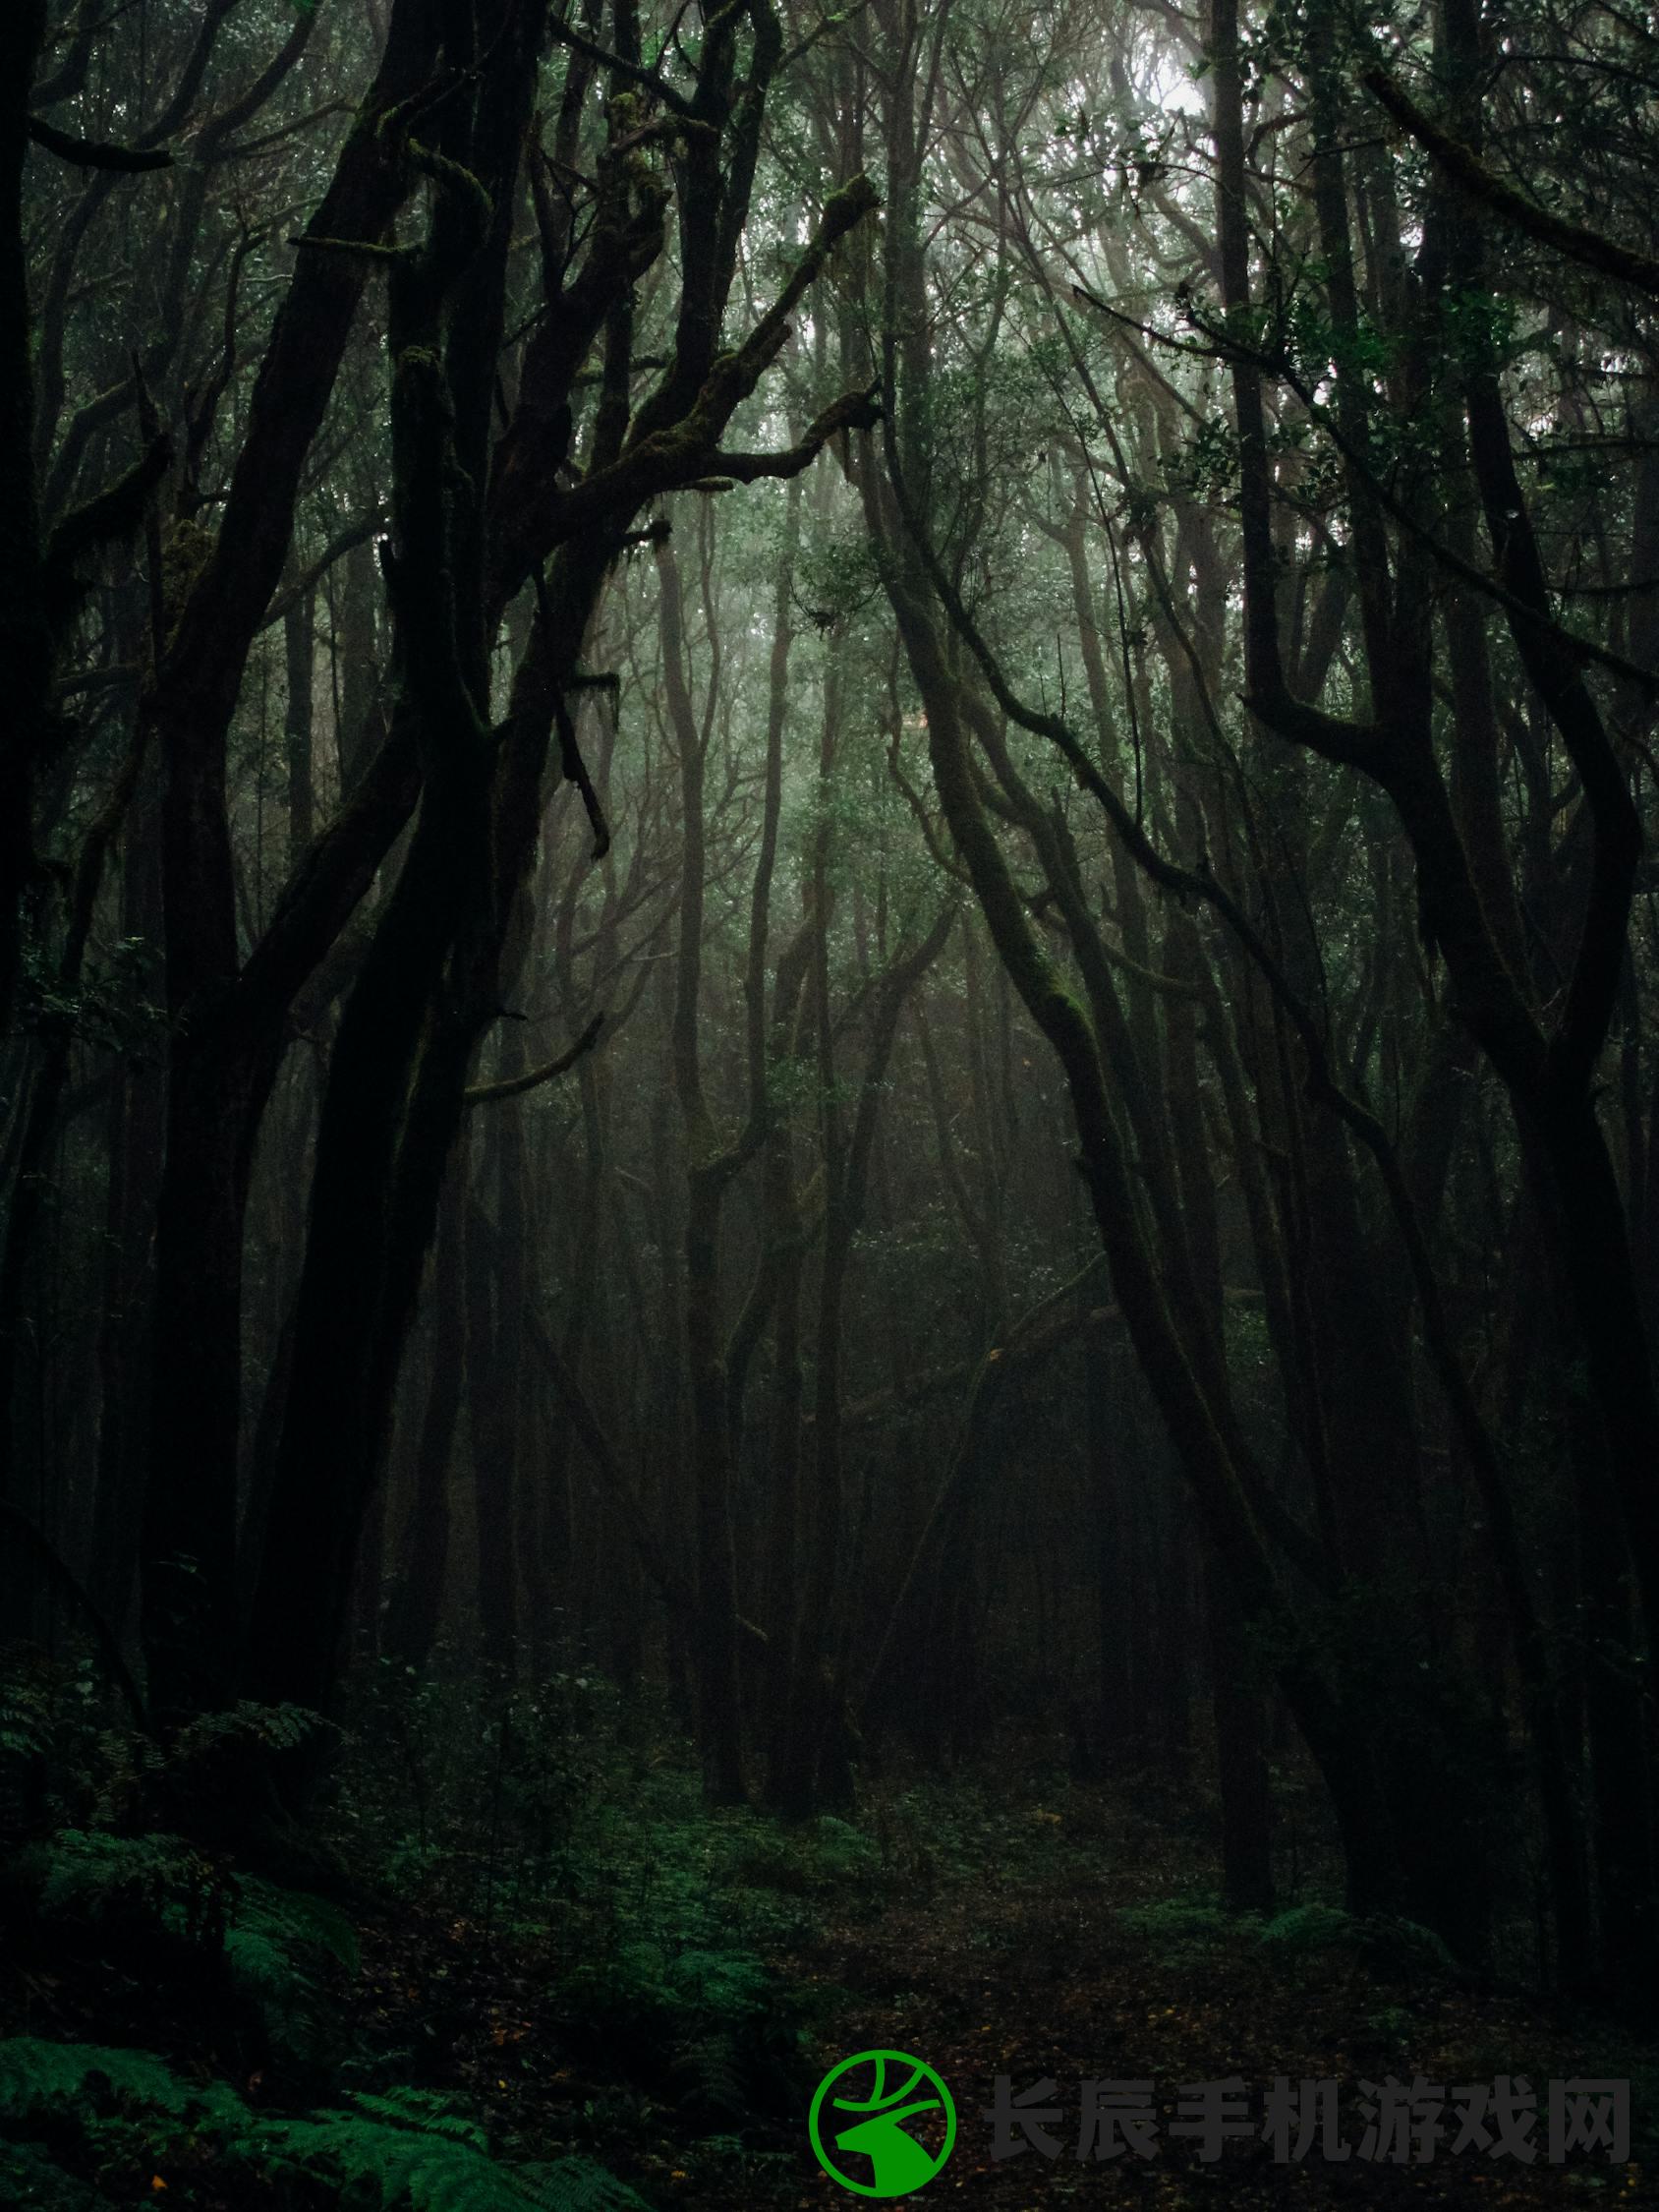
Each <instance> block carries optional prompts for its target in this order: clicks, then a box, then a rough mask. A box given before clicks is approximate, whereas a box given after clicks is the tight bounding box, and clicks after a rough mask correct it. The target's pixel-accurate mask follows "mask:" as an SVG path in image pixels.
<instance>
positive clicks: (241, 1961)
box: [224, 1880, 358, 2066]
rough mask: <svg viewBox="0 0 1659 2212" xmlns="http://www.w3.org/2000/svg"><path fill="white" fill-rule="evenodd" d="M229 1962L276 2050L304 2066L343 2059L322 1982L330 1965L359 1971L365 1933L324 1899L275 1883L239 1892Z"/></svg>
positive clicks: (227, 1942)
mask: <svg viewBox="0 0 1659 2212" xmlns="http://www.w3.org/2000/svg"><path fill="white" fill-rule="evenodd" d="M238 1890H239V1893H238V1897H237V1902H236V1908H235V1912H234V1915H233V1917H232V1919H231V1922H230V1925H229V1927H227V1928H226V1930H225V1938H224V1955H225V1964H226V1966H227V1967H228V1969H229V1971H230V1977H231V1980H232V1982H233V1983H234V1984H235V1986H236V1988H237V1990H238V1991H239V1993H240V1994H241V1996H242V1997H243V1998H244V1999H245V2000H246V2001H247V2002H248V2004H250V2005H251V2006H252V2007H253V2008H254V2010H255V2011H256V2012H257V2014H258V2016H259V2020H260V2022H261V2024H262V2026H263V2029H264V2033H265V2039H266V2041H267V2042H268V2043H269V2044H270V2045H271V2047H272V2049H273V2050H275V2051H277V2052H279V2053H281V2054H283V2055H284V2056H285V2057H288V2058H290V2059H295V2060H298V2061H299V2062H300V2063H301V2064H302V2065H307V2066H315V2065H321V2064H325V2063H327V2062H329V2061H331V2060H333V2059H336V2058H337V2057H338V2056H339V2028H338V2025H337V2020H336V2008H335V2007H334V2006H333V2004H332V2002H331V2000H330V1997H329V1993H328V1991H327V1988H326V1986H325V1984H324V1981H323V1978H322V1975H323V1969H324V1964H325V1962H326V1961H330V1960H331V1961H333V1962H334V1963H336V1964H338V1965H340V1966H343V1967H344V1968H345V1969H346V1971H347V1972H348V1973H355V1972H356V1971H357V1963H358V1957H357V1931H356V1929H355V1928H353V1926H352V1924H351V1922H350V1921H349V1920H347V1919H346V1917H345V1915H344V1914H343V1913H341V1912H338V1911H336V1910H335V1908H334V1907H333V1906H332V1905H331V1904H329V1903H327V1902H326V1900H325V1899H323V1898H321V1897H314V1896H309V1895H307V1894H306V1893H305V1892H302V1891H298V1890H279V1889H277V1888H276V1887H275V1886H274V1884H272V1883H269V1882H259V1881H254V1880H245V1881H243V1882H242V1883H241V1884H239V1886H238Z"/></svg>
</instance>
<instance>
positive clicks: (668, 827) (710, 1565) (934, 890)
mask: <svg viewBox="0 0 1659 2212" xmlns="http://www.w3.org/2000/svg"><path fill="white" fill-rule="evenodd" d="M29 87H32V90H30V89H29ZM1656 88H1659V65H1656V64H1655V60H1654V43H1653V28H1652V23H1651V19H1650V18H1649V16H1648V15H1647V13H1646V12H1645V11H1643V10H1640V9H1633V10H1632V9H1623V8H1618V7H1608V6H1603V7H1598V8H1596V9H1594V10H1589V9H1583V8H1579V7H1576V6H1573V5H1569V4H1566V0H1501V4H1498V5H1494V6H1491V7H1489V8H1487V9H1486V10H1485V11H1481V10H1479V9H1477V8H1476V6H1475V5H1474V0H1433V5H1431V6H1430V7H1428V8H1426V9H1417V10H1414V11H1406V10H1404V9H1399V10H1392V11H1391V10H1387V9H1385V10H1383V11H1371V12H1369V13H1366V12H1362V11H1358V10H1355V9H1350V8H1348V7H1347V6H1346V5H1345V0H1291V4H1288V5H1286V6H1281V7H1275V8H1273V9H1272V10H1265V9H1257V8H1253V7H1248V6H1246V7H1241V6H1240V5H1239V0H1205V4H1204V6H1203V7H1202V8H1201V9H1199V10H1187V9H1185V8H1182V7H1180V6H1176V5H1169V4H1165V0H1159V4H1149V5H1145V6H1137V5H1133V4H1128V0H1121V4H1120V0H1063V4H1061V5H1058V6H1055V7H1048V8H1044V9H1042V10H1033V9H1030V8H1026V7H1020V6H1010V5H1006V4H1003V0H945V4H944V5H938V6H929V7H925V8H924V7H921V6H919V5H917V4H916V0H868V4H862V5H855V6H851V7H847V8H844V9H841V10H839V11H838V12H823V11H820V10H819V9H818V8H816V7H813V6H806V5H797V4H796V0H787V4H784V5H774V0H723V4H721V5H718V6H705V7H703V8H701V9H699V8H697V7H679V8H675V9H669V8H667V7H666V6H658V5H657V4H656V0H648V4H647V5H645V6H643V7H642V6H639V5H637V4H636V0H573V4H572V5H570V6H568V7H549V6H547V5H545V4H544V0H325V4H319V5H315V6H307V7H300V6H284V5H282V4H280V0H208V4H206V5H186V4H184V0H151V4H149V5H129V6H120V5H113V6H99V5H97V4H95V0H88V4H87V5H86V6H74V7H71V6H67V5H62V6H60V5H54V6H52V7H51V8H47V7H46V6H44V5H42V4H41V0H23V4H19V5H14V6H11V7H8V8H7V9H6V10H5V12H4V20H3V23H0V99H3V100H4V103H5V110H6V113H5V120H4V125H3V128H0V145H3V149H4V152H3V179H4V192H3V204H0V426H3V428H0V496H3V500H4V529H3V531H0V565H3V574H0V656H3V661H4V683H5V692H6V708H7V724H8V727H7V733H6V736H5V739H4V744H3V747H0V1012H3V1013H4V1016H5V1022H6V1032H5V1045H4V1057H3V1069H4V1079H3V1091H4V1097H3V1106H4V1129H3V1133H0V1161H3V1172H4V1178H5V1185H4V1187H5V1193H6V1199H7V1212H6V1219H5V1231H4V1244H3V1248H0V1434H3V1438H4V1448H5V1460H4V1470H3V1487H0V1497H3V1501H4V1502H3V1513H4V1527H5V1534H6V1543H7V1549H6V1561H5V1567H4V1577H5V1584H6V1587H5V1594H4V1596H5V1608H6V1610H5V1621H6V1629H7V1633H8V1635H10V1636H12V1637H14V1638H16V1639H17V1640H18V1641H19V1642H22V1643H37V1644H40V1645H42V1646H45V1647H47V1648H48V1649H53V1650H61V1649H62V1648H64V1647H65V1645H66V1643H67V1644H69V1645H75V1644H77V1643H78V1642H79V1641H81V1640H86V1639H90V1641H91V1644H92V1646H93V1647H94V1649H95V1650H96V1651H97V1652H98V1653H99V1654H100V1655H101V1657H100V1659H99V1664H100V1666H101V1668H102V1669H103V1672H104V1674H105V1676H106V1677H107V1678H108V1679H110V1680H113V1681H114V1682H116V1683H117V1685H118V1686H124V1691H125V1694H126V1695H127V1696H128V1698H129V1701H130V1703H131V1704H132V1705H133V1707H134V1709H135V1712H136V1714H137V1716H138V1717H139V1718H140V1719H141V1720H142V1722H143V1727H144V1728H145V1729H146V1730H149V1731H152V1732H153V1733H154V1734H155V1736H156V1737H157V1739H158V1740H161V1741H166V1740H168V1739H169V1738H171V1737H175V1736H176V1734H177V1732H178V1731H180V1730H188V1729H190V1728H192V1727H195V1726H199V1725H200V1722H201V1720H202V1717H204V1716H210V1715H213V1714H222V1713H225V1712H227V1711H232V1710H235V1709H236V1708H237V1704H238V1701H251V1703H252V1704H253V1705H257V1707H259V1708H261V1709H266V1710H271V1711H276V1710H283V1709H298V1710H300V1711H302V1712H305V1713H308V1714H310V1713H321V1714H328V1713H332V1712H335V1711H337V1710H338V1708H339V1702H340V1699H341V1697H342V1695H349V1694H350V1682H351V1679H352V1678H353V1674H354V1670H361V1669H363V1668H365V1667H367V1666H369V1665H371V1664H373V1663H375V1662H377V1661H389V1662H391V1663H393V1664H395V1665H396V1666H397V1667H399V1668H402V1667H406V1666H407V1667H413V1668H416V1669H419V1670H424V1669H426V1668H428V1667H429V1665H431V1664H432V1663H433V1662H434V1658H442V1659H443V1663H446V1664H450V1665H459V1666H462V1667H467V1666H471V1665H474V1664H475V1663H476V1664H486V1665H488V1666H490V1667H493V1668H496V1669H502V1670H506V1671H508V1672H514V1671H516V1673H517V1675H518V1677H519V1678H520V1679H521V1680H525V1681H533V1680H535V1679H537V1678H538V1677H539V1676H540V1675H543V1674H545V1673H546V1672H547V1671H548V1670H549V1669H550V1668H553V1667H556V1666H563V1665H566V1664H567V1663H569V1661H570V1660H571V1659H572V1657H573V1655H574V1656H576V1657H578V1658H579V1659H581V1661H582V1663H584V1664H592V1665H594V1666H596V1667H597V1668H599V1669H600V1670H601V1672H603V1673H605V1674H608V1675H610V1676H612V1677H613V1678H614V1679H616V1680H618V1681H621V1682H624V1683H632V1682H636V1681H641V1680H644V1681H646V1682H649V1683H653V1684H657V1685H659V1686H665V1688H666V1690H667V1692H668V1693H669V1695H670V1697H671V1699H672V1701H673V1705H674V1708H675V1710H676V1711H677V1712H678V1713H679V1714H680V1715H681V1716H682V1717H683V1718H684V1720H685V1722H686V1724H687V1725H688V1726H689V1727H690V1728H691V1730H692V1731H693V1733H694V1734H695V1738H696V1742H697V1745H698V1748H699V1754H700V1757H701V1760H702V1763H703V1768H704V1772H705V1775H706V1783H707V1788H708V1790H709V1792H710V1793H711V1795H712V1796H713V1797H714V1798H715V1799H716V1800H719V1801H725V1802H732V1801H736V1800H738V1799H740V1798H742V1797H744V1796H745V1795H749V1796H753V1797H755V1798H757V1799H759V1800H763V1801H765V1802H767V1803H769V1804H771V1805H772V1806H774V1807H776V1808H778V1809H780V1810H782V1811H784V1812H786V1813H789V1814H792V1815H801V1814H806V1813H809V1812H812V1811H814V1810H815V1809H820V1808H824V1807H827V1806H828V1807H830V1808H845V1807H846V1806H848V1805H850V1804H851V1803H852V1802H853V1800H854V1797H855V1794H856V1791H857V1788H858V1786H859V1782H860V1777H861V1776H862V1775H864V1774H865V1773H866V1772H867V1771H868V1770H869V1768H870V1767H871V1766H872V1765H873V1764H874V1763H876V1762H879V1760H880V1759H881V1758H882V1757H883V1756H884V1754H885V1751H886V1749H887V1747H890V1746H891V1745H893V1744H894V1743H895V1742H904V1741H908V1742H909V1743H910V1744H911V1745H912V1746H913V1747H915V1748H916V1749H917V1750H918V1751H919V1752H920V1753H922V1754H923V1755H925V1756H927V1757H930V1758H939V1759H944V1758H948V1757H951V1756H957V1755H962V1754H966V1753H970V1752H972V1751H973V1750H974V1748H975V1747H976V1746H978V1745H980V1744H982V1743H983V1742H984V1741H985V1740H986V1739H987V1738H988V1737H989V1735H990V1734H991V1732H992V1731H993V1730H994V1729H996V1728H997V1727H999V1726H1001V1724H1003V1723H1005V1722H1007V1721H1008V1720H1009V1719H1010V1718H1012V1719H1014V1720H1016V1721H1017V1722H1018V1724H1019V1725H1020V1726H1021V1727H1022V1728H1025V1729H1027V1730H1028V1731H1031V1732H1033V1733H1035V1732H1040V1731H1043V1730H1053V1731H1056V1732H1057V1733H1058V1734H1060V1735H1061V1736H1062V1737H1063V1739H1064V1741H1065V1743H1066V1744H1067V1746H1068V1747H1069V1756H1070V1758H1071V1759H1072V1761H1073V1763H1074V1765H1075V1767H1076V1768H1077V1770H1078V1771H1079V1772H1086V1773H1103V1772H1110V1771H1112V1770H1114V1769H1118V1768H1126V1769H1133V1770H1146V1769H1152V1770H1159V1769H1163V1770H1168V1771H1169V1772H1170V1773H1172V1774H1179V1773H1184V1772H1186V1771H1187V1770H1188V1769H1189V1767H1191V1766H1193V1765H1196V1767H1197V1768H1198V1769H1199V1770H1201V1771H1202V1772H1204V1773H1206V1774H1211V1773H1213V1775H1214V1776H1215V1778H1216V1783H1217V1786H1218V1788H1219V1802H1220V1808H1221V1826H1222V1834H1223V1842H1224V1846H1225V1879H1226V1888H1227V1895H1228V1898H1229V1900H1230V1902H1231V1903H1232V1904H1233V1905H1235V1906H1237V1907H1240V1908H1263V1907H1266V1906H1267V1905H1269V1904H1270V1902H1271V1901H1272V1897H1273V1892H1274V1884H1275V1848H1274V1837H1275V1830H1274V1821H1275V1810H1274V1790H1273V1787H1272V1786H1271V1785H1270V1763H1271V1764H1272V1766H1273V1767H1274V1769H1275V1771H1276V1772H1277V1771H1281V1770H1284V1769H1286V1768H1287V1767H1291V1768H1295V1769H1296V1770H1297V1771H1298V1772H1299V1771H1301V1770H1302V1769H1303V1768H1305V1770H1306V1772H1307V1773H1309V1774H1311V1775H1314V1776H1315V1777H1316V1779H1317V1787H1318V1792H1319V1802H1320V1804H1321V1806H1322V1807H1323V1810H1322V1811H1321V1812H1320V1814H1319V1815H1318V1818H1319V1819H1321V1820H1329V1822H1330V1823H1331V1824H1333V1833H1334V1834H1335V1836H1336V1838H1337V1841H1338V1843H1339V1845H1340V1851H1341V1858H1342V1864H1343V1868H1344V1880H1345V1885H1346V1897H1347V1902H1348V1904H1349V1906H1350V1907H1351V1909H1352V1910H1353V1911H1354V1912H1356V1913H1358V1914H1361V1915H1366V1914H1375V1913H1388V1914H1398V1915H1402V1916H1404V1917H1405V1918H1407V1919H1409V1920H1411V1921H1413V1922H1417V1923H1420V1924H1422V1925H1424V1926H1426V1927H1428V1928H1429V1929H1431V1930H1433V1931H1435V1932H1436V1933H1437V1934H1438V1936H1439V1937H1440V1938H1441V1939H1443V1940H1444V1942H1445V1943H1446V1944H1447V1945H1449V1946H1450V1947H1451V1949H1452V1950H1453V1951H1454V1952H1456V1953H1457V1954H1459V1956H1460V1957H1462V1958H1463V1959H1465V1960H1468V1961H1471V1962H1475V1963H1480V1962H1483V1961H1486V1960H1489V1959H1490V1958H1492V1957H1493V1956H1495V1955H1497V1956H1501V1957H1503V1958H1508V1959H1510V1960H1511V1961H1512V1963H1513V1961H1514V1960H1515V1959H1516V1957H1517V1956H1518V1957H1519V1958H1520V1960H1521V1964H1520V1966H1519V1967H1518V1969H1517V1970H1518V1971H1520V1972H1522V1973H1525V1974H1527V1975H1529V1976H1531V1977H1533V1978H1535V1979H1537V1980H1539V1981H1541V1982H1543V1983H1545V1984H1547V1985H1550V1986H1552V1987H1555V1988H1557V1989H1559V1990H1561V1991H1563V1992H1566V1993H1568V1994H1570V1995H1574V1996H1579V1997H1582V1996H1584V1995H1593V1996H1595V1997H1596V1998H1597V1999H1599V2000H1604V2001H1607V2002H1609V2003H1610V2004H1612V2005H1613V2006H1614V2007H1615V2008H1623V2009H1624V2010H1626V2011H1627V2012H1632V2011H1639V2010H1641V2009H1642V2008H1643V2007H1644V2006H1646V2007H1649V2008H1650V2007H1651V2002H1652V1995H1653V1992H1654V1990H1655V1989H1656V1988H1659V1979H1656V1973H1659V1919H1656V1914H1659V1888H1656V1873H1655V1862H1654V1851H1655V1806H1654V1793H1653V1782H1654V1775H1655V1750H1656V1746H1659V1730H1656V1727H1655V1713H1654V1706H1653V1699H1652V1693H1651V1681H1650V1675H1651V1661H1652V1659H1653V1656H1654V1653H1655V1650H1656V1648H1659V1398H1656V1391H1655V1318H1656V1313H1659V1159H1656V1149H1655V1148H1656V1144H1659V1058H1656V1055H1655V1047H1654V1042H1653V1036H1652V1030H1651V1016H1652V1012H1653V1006H1654V997H1655V989H1656V968H1655V958H1656V950H1659V940H1656V927H1659V915H1656V909H1655V900H1654V895H1655V890H1656V888H1659V881H1656V878H1655V875H1654V871H1653V861H1652V858H1651V854H1650V851H1649V849H1648V847H1647V845H1646V843H1645V833H1646V831H1647V830H1648V828H1649V827H1650V826H1651V821H1652V816H1653V812H1654V806H1655V785H1654V777H1655V761H1654V754H1653V750H1652V746H1653V740H1654V725H1655V703H1656V698H1659V391H1656V388H1655V373H1656V354H1655V312H1656V308H1655V301H1656V293H1659V261H1656V259H1655V256H1656V255H1659V242H1656V238H1655V218H1654V208H1653V195H1652V177H1653V175H1654V172H1655V165H1656V164H1659V123H1656V116H1659V106H1656V104H1655V97H1654V95H1655V90H1656ZM445 1655H447V1656H446V1657H445ZM325 1764H326V1763H325V1762H321V1761H318V1760H317V1759H316V1758H315V1757H313V1758H312V1759H310V1760H309V1761H308V1760H306V1759H303V1758H301V1759H298V1760H296V1759H295V1758H294V1757H293V1755H292V1754H289V1755H288V1756H287V1758H286V1759H285V1761H280V1762H278V1766H279V1771H278V1772H277V1774H276V1775H275V1777H274V1779H273V1780H271V1781H270V1782H269V1783H268V1785H265V1786H263V1787H262V1790H261V1791H254V1792H252V1793H251V1792H250V1791H249V1789H248V1787H247V1781H248V1777H247V1775H243V1776H242V1779H241V1780H240V1781H239V1783H238V1785H237V1790H236V1791H235V1792H233V1793H232V1795H233V1796H234V1798H235V1802H236V1804H238V1805H242V1806H246V1805H248V1804H251V1803H253V1802H255V1801H256V1800H257V1802H258V1803H259V1804H260V1805H261V1806H262V1807H263V1811H262V1812H261V1814H260V1818H261V1819H269V1818H271V1817H273V1808H275V1807H277V1806H278V1805H280V1807H281V1808H283V1809H284V1810H283V1811H282V1817H283V1818H284V1819H292V1818H293V1817H294V1816H295V1815H296V1814H297V1813H303V1811H304V1809H305V1805H306V1803H307V1800H308V1798H309V1797H310V1795H311V1793H312V1792H313V1791H314V1790H315V1788H316V1786H317V1785H318V1781H319V1778H320V1777H321V1774H322V1770H323V1768H324V1767H325ZM198 1810H199V1811H202V1809H201V1808H200V1807H199V1808H198ZM191 1817H193V1818H194V1817H196V1816H195V1815H192V1816H191ZM202 1817H203V1818H205V1817H206V1815H205V1812H204V1811H202ZM212 1817H213V1820H214V1821H215V1822H216V1823H217V1827H216V1829H215V1833H217V1834H225V1833H226V1832H227V1829H229V1828H231V1827H234V1825H235V1822H234V1820H233V1818H232V1814H231V1811H230V1809H229V1805H228V1802H227V1803H222V1804H220V1805H219V1806H217V1808H216V1809H215V1810H214V1813H213V1816H212ZM174 1825H178V1824H177V1823H175V1824H174ZM1517 1930H1518V1931H1519V1933H1518V1934H1517Z"/></svg>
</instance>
